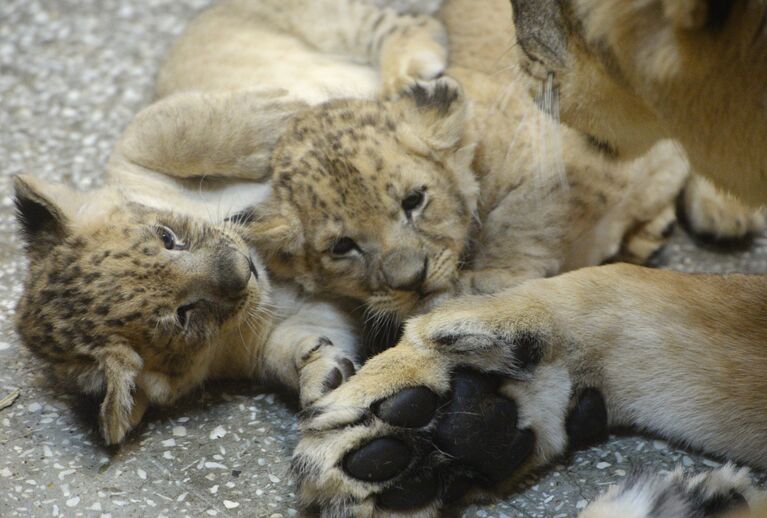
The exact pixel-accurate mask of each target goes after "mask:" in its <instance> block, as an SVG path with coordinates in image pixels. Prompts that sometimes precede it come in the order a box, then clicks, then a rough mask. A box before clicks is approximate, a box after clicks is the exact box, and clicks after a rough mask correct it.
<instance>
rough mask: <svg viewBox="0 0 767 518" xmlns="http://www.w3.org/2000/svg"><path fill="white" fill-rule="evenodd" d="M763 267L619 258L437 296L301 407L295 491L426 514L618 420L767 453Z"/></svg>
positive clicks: (702, 443) (687, 439)
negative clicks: (473, 292) (742, 270)
mask: <svg viewBox="0 0 767 518" xmlns="http://www.w3.org/2000/svg"><path fill="white" fill-rule="evenodd" d="M765 309H767V279H765V278H762V277H755V276H754V277H749V276H729V277H715V276H703V275H699V276H697V275H685V274H679V273H674V272H664V271H656V270H647V269H642V268H639V267H634V266H627V265H611V266H605V267H598V268H590V269H583V270H579V271H577V272H573V273H570V274H567V275H563V276H559V277H554V278H551V279H544V280H536V281H531V282H528V283H526V284H524V285H522V286H520V287H519V288H517V289H514V290H511V291H508V292H505V293H502V294H499V295H496V296H485V297H468V298H464V299H460V300H457V301H455V302H452V303H449V304H446V305H445V306H443V307H441V308H439V309H438V310H437V311H434V312H432V313H430V314H427V315H425V316H423V317H419V318H417V319H414V320H411V321H410V322H409V323H408V326H407V329H406V331H405V335H404V337H403V339H402V342H401V343H400V344H399V345H398V346H396V347H395V348H393V349H390V350H389V351H386V352H384V353H382V354H380V355H378V356H376V357H374V358H372V359H371V360H369V361H368V363H367V364H366V365H365V366H364V367H363V368H362V369H361V370H360V371H359V373H358V374H357V375H356V376H354V377H353V378H351V379H350V380H349V381H348V382H347V383H346V384H344V385H342V386H341V387H340V388H339V389H338V390H335V391H333V392H331V393H330V394H328V395H326V396H325V397H323V398H321V399H320V400H319V401H318V402H317V403H316V404H315V405H314V406H312V407H311V408H310V409H308V410H307V411H306V412H305V414H304V416H303V421H302V430H303V432H304V438H303V440H302V441H301V443H300V444H299V445H298V447H297V450H296V457H295V466H296V474H297V476H298V479H299V486H300V490H301V491H300V494H301V498H302V499H303V500H304V502H305V503H314V504H319V505H320V506H321V507H324V508H325V509H327V510H328V513H329V515H336V514H339V513H343V512H348V513H349V515H354V516H374V515H377V514H379V513H384V514H385V513H386V512H391V511H392V510H396V511H398V512H403V513H404V512H407V513H415V514H418V515H421V516H432V515H435V514H436V513H437V512H438V509H439V508H440V507H441V506H443V505H445V504H446V503H449V502H450V501H452V500H455V499H456V498H460V497H462V496H463V495H465V494H466V493H467V492H468V493H469V494H471V493H472V492H476V491H479V492H481V491H483V490H496V489H499V488H503V486H505V485H506V484H505V482H506V481H510V480H511V481H513V480H514V479H515V478H516V477H517V476H518V475H519V474H520V473H521V472H523V471H524V470H525V469H528V468H530V467H533V466H537V465H541V464H544V463H546V462H548V461H549V460H550V459H551V458H552V457H554V456H556V455H558V454H560V453H562V452H563V451H564V450H565V449H566V448H567V446H568V443H570V444H582V443H584V442H588V440H593V439H597V440H598V439H600V438H602V437H604V435H605V433H606V427H607V425H608V423H609V424H611V425H631V426H635V427H638V428H643V429H646V430H648V431H651V432H654V433H657V434H660V435H663V436H665V437H669V438H671V439H673V440H677V441H680V442H683V443H686V444H689V445H691V446H694V447H697V448H700V449H703V450H705V451H708V452H710V453H714V454H718V455H723V456H727V457H729V458H733V459H737V460H740V461H743V462H746V463H750V464H753V465H756V466H760V467H764V466H767V448H765V445H767V415H766V414H765V412H764V408H767V379H765V377H764V375H763V373H764V372H765V369H767V354H765V346H764V343H765V340H766V339H767V328H765V325H764V324H765V322H764V316H763V315H764V312H765Z"/></svg>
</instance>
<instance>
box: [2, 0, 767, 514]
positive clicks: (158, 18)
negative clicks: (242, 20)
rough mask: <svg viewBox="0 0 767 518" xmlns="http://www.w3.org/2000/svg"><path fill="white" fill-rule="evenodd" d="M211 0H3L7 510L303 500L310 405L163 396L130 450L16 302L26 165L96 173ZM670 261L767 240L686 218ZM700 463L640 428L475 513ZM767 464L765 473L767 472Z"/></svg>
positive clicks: (693, 266)
mask: <svg viewBox="0 0 767 518" xmlns="http://www.w3.org/2000/svg"><path fill="white" fill-rule="evenodd" d="M205 3H206V0H185V1H184V2H178V1H177V0H134V1H131V2H122V1H120V0H3V1H2V2H0V172H1V173H0V399H1V398H2V397H3V396H5V395H6V394H8V393H10V392H11V391H13V390H14V389H20V391H21V395H20V397H19V398H18V400H17V401H16V403H15V404H14V405H13V406H11V407H10V408H7V409H5V410H2V411H0V516H7V517H10V516H30V515H48V516H50V515H52V516H99V515H112V516H141V515H145V514H146V515H152V516H160V515H164V516H182V515H189V516H206V515H209V516H228V515H232V516H235V515H237V516H239V515H242V516H257V517H270V516H271V517H279V516H283V517H287V516H294V515H297V514H298V510H297V507H296V505H295V499H294V493H293V490H294V489H293V486H292V483H291V480H290V478H289V476H288V474H287V468H288V461H289V456H290V451H291V449H292V448H293V446H294V444H295V442H296V428H295V424H294V407H292V406H290V404H289V402H286V401H285V400H283V399H282V398H280V397H279V396H276V395H275V394H272V393H269V392H266V391H263V390H261V389H259V388H257V387H250V386H247V385H215V386H208V387H206V388H205V390H203V391H201V392H200V393H198V394H196V395H195V396H193V397H190V398H188V399H187V400H185V401H184V402H183V403H182V404H179V405H178V406H176V407H175V408H172V409H170V410H168V411H164V412H154V413H152V414H151V415H150V417H149V419H147V422H146V424H145V425H144V426H142V428H141V429H140V430H139V431H138V433H136V434H135V435H134V436H133V437H132V439H131V440H130V441H129V443H128V444H127V445H126V446H125V447H123V448H122V449H121V450H120V451H119V452H110V451H107V450H105V449H104V448H103V447H102V446H101V445H100V441H99V439H98V436H97V435H96V434H95V433H94V430H93V428H92V423H93V422H94V414H93V409H92V408H86V407H84V405H82V404H81V403H78V402H77V401H74V400H73V399H72V398H70V397H68V396H65V395H62V394H60V393H58V392H57V391H56V390H55V388H53V387H51V386H50V385H48V384H47V381H46V376H45V372H44V371H43V370H42V369H41V367H40V365H39V364H37V363H36V362H34V361H33V360H32V359H31V358H30V357H29V355H28V354H27V353H26V352H25V351H24V350H22V349H20V347H19V344H18V339H17V337H16V336H15V334H14V331H13V324H12V317H13V309H14V304H15V301H16V299H17V298H18V296H19V292H20V280H21V278H22V274H23V272H24V268H25V264H24V260H23V258H22V256H21V254H20V250H19V242H18V239H17V238H16V237H15V236H14V231H15V225H14V222H13V218H12V214H13V209H12V200H11V186H10V181H9V180H10V177H11V175H13V174H17V173H31V174H35V175H39V176H42V177H45V178H48V179H57V180H64V181H67V182H71V183H73V184H76V185H78V186H80V187H89V186H91V185H94V184H97V183H98V182H99V175H100V172H101V171H102V169H103V166H104V163H105V161H106V158H107V155H108V153H109V150H110V148H111V146H112V145H113V143H114V142H115V139H116V138H117V136H118V135H119V133H120V132H121V131H122V129H123V128H124V127H125V125H126V124H127V123H128V121H129V120H130V118H131V116H132V115H133V114H134V113H135V112H136V111H137V110H138V109H139V108H140V107H141V106H142V105H143V104H145V103H146V102H147V101H148V100H149V98H150V91H151V84H152V79H153V74H154V71H155V70H156V69H157V66H158V62H159V59H160V57H161V56H162V55H163V53H164V51H165V49H166V48H167V46H168V43H169V42H170V40H171V38H172V37H173V35H175V34H177V33H178V32H179V31H180V30H181V28H182V26H183V24H184V23H185V22H186V21H188V20H189V19H190V18H191V16H192V15H193V13H194V12H195V11H196V10H197V9H199V8H200V7H202V6H203V5H204V4H205ZM666 258H667V266H668V267H671V268H676V269H680V270H685V271H711V272H729V271H749V272H767V240H765V238H758V239H756V240H755V242H754V244H753V246H752V247H750V248H749V249H747V250H745V251H740V252H730V253H720V252H715V251H707V250H703V249H701V248H699V247H697V246H696V245H694V244H693V243H692V242H691V240H690V239H689V238H688V237H687V236H686V235H685V234H684V233H683V232H681V231H679V230H677V231H676V234H675V235H674V237H673V241H672V244H671V246H670V247H669V248H668V251H667V254H666ZM675 464H681V465H683V466H684V467H685V469H688V470H695V471H697V470H702V469H706V468H707V467H710V466H716V465H717V463H716V462H715V461H713V460H710V459H706V458H704V457H701V456H698V455H695V454H692V453H690V452H684V451H681V450H678V449H675V448H673V447H670V446H669V445H667V444H666V443H665V442H662V441H657V440H652V439H642V438H635V437H622V438H613V439H612V440H611V441H610V442H609V443H608V444H606V445H605V446H602V447H600V448H593V449H591V450H589V451H587V452H584V453H581V454H578V455H576V456H575V457H574V458H573V459H570V460H568V461H567V462H566V463H565V464H562V465H558V466H556V467H554V468H553V469H551V470H548V471H546V472H545V473H544V474H543V475H541V476H540V477H538V478H532V479H531V480H530V481H529V483H528V484H527V485H526V488H525V489H524V490H522V491H521V492H520V493H518V494H517V495H516V496H514V497H511V498H508V499H507V500H505V501H503V502H501V503H498V504H496V505H489V506H485V507H472V508H470V509H468V510H466V511H465V516H488V517H489V516H493V517H495V516H497V517H501V516H529V517H544V516H546V517H553V516H563V517H564V516H573V515H575V514H576V513H577V510H578V509H580V508H582V507H584V506H585V504H586V502H587V501H589V500H590V499H591V498H592V497H593V496H594V495H595V494H596V493H598V492H599V491H601V490H602V489H604V488H605V487H606V486H607V485H608V484H610V483H614V482H617V481H620V480H621V479H623V478H624V477H625V476H626V475H627V473H629V472H631V471H632V470H633V469H636V468H652V469H655V468H662V469H669V468H672V467H673V466H674V465H675ZM763 480H764V479H762V481H763Z"/></svg>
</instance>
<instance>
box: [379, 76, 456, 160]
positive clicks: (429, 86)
mask: <svg viewBox="0 0 767 518" xmlns="http://www.w3.org/2000/svg"><path fill="white" fill-rule="evenodd" d="M393 102H394V103H395V107H396V108H397V109H398V111H399V115H400V120H404V121H405V123H404V124H402V125H401V126H400V127H399V128H398V133H397V135H398V137H399V138H400V141H401V142H402V143H403V144H405V145H406V146H407V147H409V148H410V149H411V150H412V151H414V152H416V153H420V154H424V155H427V154H431V153H434V152H437V153H439V152H442V151H447V150H453V149H456V148H457V147H458V146H459V145H460V144H461V142H462V138H463V136H464V133H465V131H466V122H467V118H468V111H469V110H468V104H467V101H466V97H465V96H464V94H463V90H462V89H461V87H460V85H459V84H458V83H457V82H456V81H455V80H454V79H451V78H449V77H441V78H439V79H436V80H434V81H428V82H426V81H419V82H417V83H416V84H414V85H412V86H411V87H409V88H408V89H407V90H405V91H404V92H403V93H402V95H401V96H400V97H399V98H397V99H396V100H394V101H393Z"/></svg>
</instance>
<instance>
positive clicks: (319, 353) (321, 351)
mask: <svg viewBox="0 0 767 518" xmlns="http://www.w3.org/2000/svg"><path fill="white" fill-rule="evenodd" d="M297 366H298V375H299V398H300V401H301V407H302V408H305V407H307V406H309V405H311V404H312V403H313V402H314V401H316V400H317V399H319V398H320V397H322V396H323V395H324V394H325V393H327V392H330V391H331V390H333V389H335V388H337V387H338V386H340V385H341V384H342V383H343V382H345V381H346V380H348V379H349V378H350V377H351V376H352V375H353V374H354V373H355V372H356V370H357V368H356V367H355V365H354V362H353V361H352V360H351V358H349V357H348V356H347V355H346V354H345V353H344V351H342V350H341V348H340V347H336V345H335V344H334V343H333V342H331V341H330V339H329V338H326V337H324V336H320V337H311V338H309V339H307V340H305V343H304V344H303V345H302V347H301V349H300V351H299V356H298V359H297Z"/></svg>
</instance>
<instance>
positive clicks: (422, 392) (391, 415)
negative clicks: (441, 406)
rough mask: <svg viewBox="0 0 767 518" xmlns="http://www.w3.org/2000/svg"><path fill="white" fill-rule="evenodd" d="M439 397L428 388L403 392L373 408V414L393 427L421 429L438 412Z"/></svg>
mask: <svg viewBox="0 0 767 518" xmlns="http://www.w3.org/2000/svg"><path fill="white" fill-rule="evenodd" d="M438 402H439V397H438V396H437V394H435V393H434V392H432V391H431V390H429V389H428V388H426V387H413V388H408V389H405V390H402V391H400V392H398V393H396V394H394V395H393V396H390V397H388V398H386V399H384V400H383V401H380V402H378V403H376V404H375V405H374V406H373V413H374V414H375V415H376V416H378V418H379V419H382V420H384V421H386V422H387V423H389V424H390V425H393V426H399V427H402V428H421V427H423V426H426V425H427V424H429V423H430V422H431V420H432V418H433V417H434V413H435V412H436V411H437V404H438Z"/></svg>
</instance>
